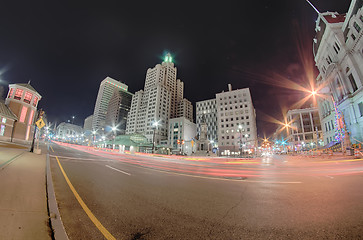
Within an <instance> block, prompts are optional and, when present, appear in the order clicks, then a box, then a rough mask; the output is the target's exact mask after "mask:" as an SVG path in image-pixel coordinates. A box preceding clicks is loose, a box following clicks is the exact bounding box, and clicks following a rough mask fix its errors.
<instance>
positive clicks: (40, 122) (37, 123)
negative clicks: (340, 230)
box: [35, 118, 45, 129]
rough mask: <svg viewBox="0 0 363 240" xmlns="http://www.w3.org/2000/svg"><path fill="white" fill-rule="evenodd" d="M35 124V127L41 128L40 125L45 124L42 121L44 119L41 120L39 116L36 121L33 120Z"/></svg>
mask: <svg viewBox="0 0 363 240" xmlns="http://www.w3.org/2000/svg"><path fill="white" fill-rule="evenodd" d="M35 124H36V125H37V127H38V128H39V129H41V128H42V127H44V126H45V123H44V121H43V119H42V118H40V119H39V120H38V121H36V122H35Z"/></svg>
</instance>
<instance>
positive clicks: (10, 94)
mask: <svg viewBox="0 0 363 240" xmlns="http://www.w3.org/2000/svg"><path fill="white" fill-rule="evenodd" d="M13 93H14V88H10V91H9V95H8V98H10V97H11V96H12V95H13Z"/></svg>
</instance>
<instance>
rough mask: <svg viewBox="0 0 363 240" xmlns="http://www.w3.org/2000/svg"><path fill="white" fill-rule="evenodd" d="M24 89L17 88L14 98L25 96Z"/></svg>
mask: <svg viewBox="0 0 363 240" xmlns="http://www.w3.org/2000/svg"><path fill="white" fill-rule="evenodd" d="M23 92H24V91H23V90H22V89H16V92H15V96H14V99H17V100H20V99H21V97H22V96H23Z"/></svg>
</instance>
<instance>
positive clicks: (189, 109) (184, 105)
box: [176, 98, 193, 122]
mask: <svg viewBox="0 0 363 240" xmlns="http://www.w3.org/2000/svg"><path fill="white" fill-rule="evenodd" d="M176 117H177V118H178V117H185V118H187V119H189V121H191V122H193V105H192V103H191V102H190V101H189V100H188V99H186V98H184V99H182V100H181V101H180V102H179V103H178V107H177V111H176Z"/></svg>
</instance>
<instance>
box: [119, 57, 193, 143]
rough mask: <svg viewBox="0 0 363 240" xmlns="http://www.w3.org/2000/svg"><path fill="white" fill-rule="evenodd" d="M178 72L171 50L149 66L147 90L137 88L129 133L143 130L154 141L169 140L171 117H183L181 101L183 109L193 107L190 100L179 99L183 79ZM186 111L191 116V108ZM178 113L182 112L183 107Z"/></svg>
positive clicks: (128, 123) (128, 126) (130, 116)
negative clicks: (178, 75)
mask: <svg viewBox="0 0 363 240" xmlns="http://www.w3.org/2000/svg"><path fill="white" fill-rule="evenodd" d="M176 73H177V68H176V67H175V66H174V63H173V60H172V56H171V55H170V54H169V53H168V54H167V55H166V56H165V59H164V61H163V62H162V63H161V64H157V65H156V66H155V67H154V68H149V69H148V70H147V72H146V78H145V86H144V90H140V91H138V92H136V93H135V95H134V96H133V98H132V103H131V110H130V113H129V118H128V121H127V126H126V134H132V133H142V134H144V135H145V136H146V137H147V139H148V141H150V142H151V141H153V138H154V142H155V144H160V141H161V140H167V136H168V121H169V119H170V118H176V117H184V116H180V115H179V114H178V104H181V105H183V109H188V108H189V109H190V105H189V106H187V105H188V103H187V101H185V102H186V103H185V104H184V103H180V102H182V101H183V88H184V83H183V82H182V81H180V80H179V79H177V74H176ZM184 105H185V106H186V107H185V108H184ZM192 111H193V110H192ZM186 112H188V114H189V116H190V110H186ZM179 113H180V114H182V115H183V114H184V111H179ZM155 129H157V131H155ZM154 131H155V134H154Z"/></svg>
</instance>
